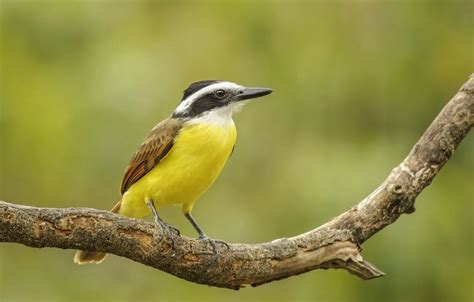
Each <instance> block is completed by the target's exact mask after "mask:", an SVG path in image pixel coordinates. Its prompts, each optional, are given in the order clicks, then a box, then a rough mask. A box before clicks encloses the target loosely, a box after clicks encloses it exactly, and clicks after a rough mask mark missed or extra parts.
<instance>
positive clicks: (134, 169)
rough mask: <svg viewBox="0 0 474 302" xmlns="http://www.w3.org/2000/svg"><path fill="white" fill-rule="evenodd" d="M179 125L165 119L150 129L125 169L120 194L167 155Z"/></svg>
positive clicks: (176, 122)
mask: <svg viewBox="0 0 474 302" xmlns="http://www.w3.org/2000/svg"><path fill="white" fill-rule="evenodd" d="M181 125H182V121H180V120H178V119H173V118H167V119H165V120H163V121H162V122H160V123H159V124H158V125H156V126H155V127H153V129H151V131H150V132H149V133H148V134H147V136H146V137H145V139H144V141H143V143H142V144H141V145H140V146H139V147H138V150H137V151H136V152H135V154H134V155H133V157H132V159H131V160H130V163H129V164H128V166H127V168H126V169H125V174H124V176H123V179H122V185H121V187H120V191H121V193H122V194H123V193H125V192H126V191H127V190H128V189H129V188H130V187H131V186H132V185H133V184H134V183H135V182H137V181H138V180H139V179H140V178H142V177H143V176H144V175H145V174H147V173H148V172H149V171H150V170H151V169H153V168H154V167H155V166H156V165H158V164H159V163H160V161H161V160H162V159H163V158H164V157H165V156H166V155H167V154H168V152H169V151H170V150H171V148H172V147H173V144H174V139H175V137H176V135H177V134H178V132H179V130H180V129H181Z"/></svg>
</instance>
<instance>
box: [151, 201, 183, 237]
mask: <svg viewBox="0 0 474 302" xmlns="http://www.w3.org/2000/svg"><path fill="white" fill-rule="evenodd" d="M146 204H147V206H148V208H149V209H150V211H151V212H152V213H153V219H154V221H155V223H156V224H157V225H158V226H159V227H160V229H161V230H162V233H161V235H162V236H161V240H160V242H161V241H162V240H163V238H164V236H165V235H166V237H169V238H171V236H170V235H171V234H170V229H172V230H174V231H175V232H176V233H177V235H178V236H179V235H180V231H179V230H178V229H177V228H176V227H174V226H172V225H170V224H167V223H166V222H164V221H163V220H161V218H160V216H159V215H158V211H157V210H156V208H155V204H154V203H153V200H151V199H150V200H148V201H147V203H146ZM165 233H166V234H165Z"/></svg>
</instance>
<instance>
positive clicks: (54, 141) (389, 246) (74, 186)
mask: <svg viewBox="0 0 474 302" xmlns="http://www.w3.org/2000/svg"><path fill="white" fill-rule="evenodd" d="M0 3H1V6H0V9H1V10H0V11H1V47H0V50H1V54H0V58H1V121H0V122H1V125H0V130H1V132H0V135H1V147H0V152H1V162H0V163H1V174H0V177H1V188H0V199H3V200H7V201H10V202H16V203H22V204H29V205H34V206H46V207H94V208H100V209H109V208H110V207H111V206H112V205H113V204H114V203H115V201H116V200H117V199H118V198H119V192H118V187H119V184H120V180H121V177H122V173H123V171H124V168H125V166H126V164H127V162H128V160H129V159H130V157H131V155H132V154H133V152H134V151H135V148H136V147H137V146H138V144H139V143H140V142H141V140H142V138H143V136H144V135H145V134H146V133H147V131H148V130H149V129H150V128H151V127H152V126H153V125H154V124H155V123H157V122H158V121H160V120H161V119H163V118H165V117H166V116H167V115H168V114H170V113H171V112H172V111H173V110H174V108H175V106H176V105H177V103H178V101H179V99H180V97H181V92H182V90H183V89H184V88H185V87H186V86H187V85H188V84H189V83H191V82H194V81H197V80H202V79H226V80H231V81H235V82H237V83H241V84H243V85H249V86H252V85H253V86H268V87H272V88H273V89H274V90H275V93H274V94H273V95H271V96H270V97H267V98H265V99H262V100H261V101H258V102H253V103H251V104H249V105H248V106H247V107H246V108H244V110H243V112H242V113H240V114H239V115H237V116H236V117H235V121H236V124H237V128H238V131H239V140H238V143H237V146H236V151H235V153H234V155H233V156H232V158H231V160H230V161H229V163H228V164H227V166H226V168H225V169H224V172H223V174H222V175H221V177H220V178H219V179H218V181H217V182H216V183H215V185H214V186H213V187H212V188H211V189H210V190H209V191H208V193H206V194H205V195H204V197H203V198H202V199H201V200H200V201H199V202H198V203H197V205H196V206H195V208H194V209H195V210H194V212H193V213H194V214H195V217H196V218H197V219H198V221H200V223H201V225H202V226H203V228H204V229H205V230H206V231H207V233H208V234H209V235H211V236H212V237H214V238H219V239H224V240H226V241H229V242H247V243H256V242H264V241H270V240H272V239H275V238H279V237H284V236H285V237H288V236H292V235H296V234H298V233H302V232H304V231H307V230H310V229H312V228H314V227H316V226H318V225H320V224H322V223H323V222H325V221H327V220H328V219H330V218H331V217H334V216H336V215H338V214H339V213H341V212H342V211H344V210H346V209H348V208H350V207H351V206H352V205H354V204H355V203H356V202H358V201H359V200H361V199H362V198H363V197H365V196H366V195H367V194H368V193H370V192H371V191H372V190H373V189H374V188H375V187H376V186H377V185H378V184H379V183H380V182H381V181H382V180H383V179H384V177H385V176H386V175H387V174H388V173H389V172H390V170H391V169H392V168H393V167H394V166H395V165H397V164H398V163H399V162H400V161H401V160H402V159H403V158H404V157H405V155H406V154H407V153H408V151H409V150H410V148H411V147H412V146H413V144H414V143H415V141H416V140H417V139H418V138H419V136H420V135H421V134H422V133H423V131H424V130H425V129H426V127H427V126H428V125H429V123H430V122H431V121H432V120H433V118H434V117H435V116H436V114H437V113H438V112H439V111H440V109H441V108H442V107H443V106H444V104H445V103H446V102H447V101H448V100H449V99H450V97H452V96H453V95H454V94H455V93H456V92H457V90H458V89H459V88H460V86H461V85H462V84H463V83H464V82H465V81H466V80H467V78H468V76H469V74H470V73H471V72H472V71H473V70H474V62H473V54H474V40H473V39H474V38H473V37H474V30H473V29H474V21H473V19H474V15H473V11H474V7H473V2H471V1H336V2H333V1H320V2H310V1H271V2H270V1H226V2H225V1H220V2H219V1H209V2H198V1H189V2H182V1H131V0H130V1H105V0H104V1H91V0H90V1H20V0H18V1H14V0H1V1H0ZM473 151H474V139H473V137H472V134H471V136H470V137H467V138H466V139H465V140H464V141H463V143H462V144H461V146H460V148H459V149H458V151H457V152H456V153H455V154H454V156H453V158H452V159H451V161H450V162H449V163H448V164H447V166H446V167H445V168H444V169H443V170H442V171H441V173H440V174H439V175H438V176H437V177H436V179H435V181H434V182H433V184H432V185H431V186H430V187H428V188H427V189H426V190H425V191H424V192H423V193H422V194H421V196H420V197H419V199H418V202H417V211H416V212H415V213H414V214H413V215H409V216H408V215H404V216H403V217H401V218H400V219H399V221H398V222H397V223H395V224H394V225H391V226H390V227H388V228H387V229H385V230H384V231H382V232H381V233H379V234H377V235H376V236H374V237H373V238H372V239H370V240H369V241H368V242H367V243H366V244H364V246H363V247H364V253H363V254H364V256H365V257H366V258H367V259H368V260H369V261H371V262H373V263H374V264H376V265H377V266H378V267H379V268H381V269H382V270H383V271H385V272H386V273H387V276H385V277H383V278H380V279H377V280H372V281H361V280H359V279H357V278H356V277H354V276H351V275H349V274H348V273H346V272H345V271H335V270H330V271H313V272H310V273H306V274H303V275H300V276H297V277H292V278H290V279H287V280H282V281H278V282H274V283H271V284H267V285H264V286H261V287H258V288H247V289H243V290H241V291H239V292H236V291H231V290H225V289H217V288H210V287H207V286H202V285H195V284H192V283H189V282H186V281H183V280H180V279H178V278H176V277H174V276H171V275H168V274H165V273H163V272H161V271H157V270H154V269H152V268H149V267H146V266H143V265H141V264H137V263H134V262H132V261H129V260H127V259H123V258H119V257H116V256H110V257H109V258H108V259H107V261H106V262H104V263H103V264H102V265H100V266H98V265H91V266H82V267H79V266H76V265H74V264H73V262H72V257H73V254H74V252H73V251H71V250H59V249H32V248H27V247H24V246H21V245H15V244H2V245H1V246H0V253H1V254H0V256H1V258H0V260H1V262H0V265H1V267H0V278H1V279H0V300H2V301H132V300H137V301H186V300H196V301H473V299H474V290H473V284H474V280H473V267H472V256H473V252H474V247H473V242H474V240H473V239H474V238H473V229H474V228H473V227H474V224H473V219H472V217H473V213H474V211H473V210H474V209H473V205H472V202H473V199H474V198H473V195H474V189H473V176H474V175H473V171H474V159H473ZM163 216H164V218H165V219H166V220H167V221H168V222H170V223H172V224H174V225H177V226H179V227H180V228H181V230H182V232H183V233H184V234H185V235H187V236H195V233H194V231H193V230H192V228H191V227H190V225H189V223H188V222H187V221H186V220H185V219H184V218H183V217H182V216H181V212H180V210H179V209H177V208H169V209H165V210H164V211H163Z"/></svg>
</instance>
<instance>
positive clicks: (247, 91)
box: [236, 87, 273, 101]
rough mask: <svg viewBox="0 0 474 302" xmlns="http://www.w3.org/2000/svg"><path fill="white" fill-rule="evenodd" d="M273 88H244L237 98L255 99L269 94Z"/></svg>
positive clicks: (238, 99)
mask: <svg viewBox="0 0 474 302" xmlns="http://www.w3.org/2000/svg"><path fill="white" fill-rule="evenodd" d="M272 92H273V90H271V89H270V88H253V87H249V88H244V89H243V90H242V92H240V93H239V94H238V95H237V96H236V99H237V101H243V100H248V99H255V98H258V97H261V96H264V95H267V94H270V93H272Z"/></svg>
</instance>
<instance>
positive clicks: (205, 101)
mask: <svg viewBox="0 0 474 302" xmlns="http://www.w3.org/2000/svg"><path fill="white" fill-rule="evenodd" d="M271 92H272V90H271V89H269V88H250V87H244V86H241V85H238V84H235V83H232V82H226V81H217V80H211V81H199V82H196V83H193V84H191V85H190V86H189V87H188V88H186V90H184V94H183V98H182V99H181V103H180V104H179V106H178V107H177V108H176V110H175V111H174V112H173V117H174V118H194V117H201V116H204V115H206V114H210V113H213V114H218V115H222V116H229V118H230V117H232V114H233V113H234V112H236V111H238V110H239V109H240V108H241V107H242V106H243V105H244V104H245V103H246V102H245V101H247V100H250V99H254V98H258V97H261V96H264V95H267V94H270V93H271Z"/></svg>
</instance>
